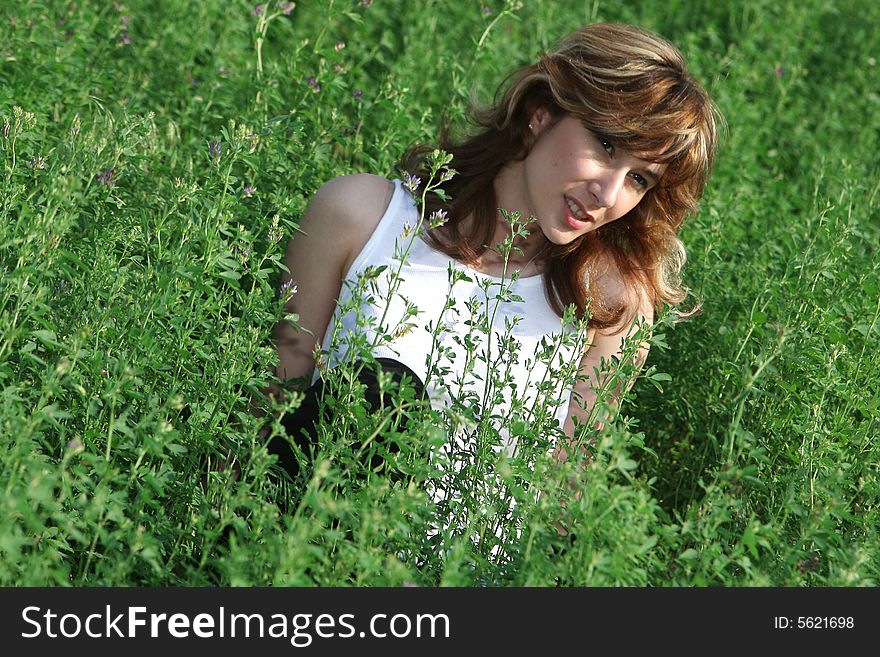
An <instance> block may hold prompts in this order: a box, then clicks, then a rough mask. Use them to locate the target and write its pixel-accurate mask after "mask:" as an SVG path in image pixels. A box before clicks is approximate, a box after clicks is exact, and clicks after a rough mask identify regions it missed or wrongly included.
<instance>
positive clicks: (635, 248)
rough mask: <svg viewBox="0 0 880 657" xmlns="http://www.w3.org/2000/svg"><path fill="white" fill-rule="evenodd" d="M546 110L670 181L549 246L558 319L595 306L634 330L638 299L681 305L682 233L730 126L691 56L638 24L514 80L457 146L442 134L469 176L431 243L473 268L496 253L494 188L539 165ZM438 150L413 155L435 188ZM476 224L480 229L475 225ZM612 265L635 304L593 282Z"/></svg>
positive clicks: (412, 166)
mask: <svg viewBox="0 0 880 657" xmlns="http://www.w3.org/2000/svg"><path fill="white" fill-rule="evenodd" d="M541 107H544V108H547V109H548V110H550V112H551V114H552V116H553V118H554V120H559V119H561V118H562V117H564V116H565V115H570V116H573V117H576V118H578V119H580V120H581V121H582V122H583V123H584V124H585V125H586V127H587V128H589V129H590V130H593V131H595V132H598V133H601V134H603V135H606V136H607V137H608V138H609V139H610V140H611V141H612V142H613V143H614V144H615V145H616V146H618V147H619V148H623V149H625V150H626V151H628V152H630V153H632V154H633V155H635V156H637V157H640V158H641V159H645V160H648V161H651V162H658V163H663V164H665V165H666V170H665V172H664V174H663V176H662V177H661V178H660V181H659V183H658V184H657V185H656V186H654V187H652V188H651V189H650V190H648V191H647V192H646V193H645V196H644V197H643V198H642V199H641V201H640V202H639V203H638V205H637V206H636V207H635V208H633V209H632V210H631V211H630V212H629V213H627V214H626V215H625V216H623V217H621V218H620V219H618V220H616V221H613V222H610V223H608V224H605V225H603V226H600V227H599V228H598V229H596V230H595V231H592V232H589V233H586V234H585V235H583V236H581V237H579V238H577V239H575V240H574V241H572V242H571V243H569V244H566V245H556V244H552V243H548V244H547V245H546V246H545V247H544V249H543V251H542V255H541V260H542V262H543V265H544V272H543V277H544V287H545V290H546V294H547V299H548V301H549V302H550V305H551V307H552V308H553V310H554V311H555V312H556V313H557V314H558V315H559V316H560V317H561V316H562V315H563V310H564V308H565V307H566V306H568V305H569V304H574V306H575V308H576V311H577V313H578V315H579V316H582V315H583V313H584V312H586V311H587V308H589V312H590V325H591V326H593V327H595V328H608V327H611V326H614V325H617V324H619V323H621V320H622V319H623V318H624V316H626V318H627V321H626V322H625V323H624V324H628V323H629V321H631V320H632V318H633V317H634V314H635V312H636V307H637V304H636V303H635V300H636V299H641V298H645V296H644V295H647V298H648V299H650V300H651V302H652V303H653V305H654V308H655V310H659V309H660V308H661V307H662V306H663V304H664V303H667V304H670V305H673V306H674V305H678V304H679V303H681V302H682V301H683V300H684V299H685V298H686V297H687V294H688V290H687V288H685V287H683V286H682V282H681V276H680V272H681V269H682V267H683V266H684V262H685V250H684V245H683V244H682V242H681V240H680V239H679V238H678V236H677V234H678V231H679V228H680V227H681V224H682V222H683V221H684V218H685V217H686V216H687V215H688V214H690V213H693V212H695V211H696V209H697V205H698V201H699V199H700V196H701V195H702V192H703V188H704V186H705V183H706V180H707V178H708V175H709V173H710V171H711V168H712V165H713V162H714V158H715V148H716V143H717V127H716V118H717V119H718V121H719V123H720V122H722V121H723V118H722V117H721V115H720V113H719V112H718V110H717V108H716V107H715V105H714V104H713V102H712V100H711V99H710V98H709V96H708V94H707V93H706V92H705V90H704V89H703V88H702V87H701V86H700V84H699V83H698V82H697V81H696V80H695V79H694V78H693V77H692V76H691V75H690V74H689V73H688V70H687V65H686V63H685V60H684V58H683V57H682V55H681V53H680V52H679V51H678V50H677V49H676V48H675V47H674V46H673V45H672V44H671V43H669V42H668V41H666V40H664V39H662V38H660V37H658V36H656V35H654V34H651V33H649V32H646V31H644V30H641V29H638V28H635V27H632V26H627V25H617V24H609V23H604V24H596V25H589V26H587V27H584V28H582V29H580V30H577V31H576V32H573V33H571V34H570V35H568V36H567V37H565V38H564V39H563V40H562V41H561V42H560V43H559V44H558V45H557V47H556V48H555V49H554V50H553V51H552V52H549V53H545V54H543V55H542V56H541V57H540V59H539V60H538V62H536V63H534V64H530V65H528V66H524V67H522V68H520V69H518V70H515V71H514V72H513V73H511V74H510V75H509V76H508V77H507V78H506V79H505V80H504V81H503V82H502V83H501V85H500V86H499V87H498V90H497V91H496V94H495V99H494V102H493V103H492V104H491V105H489V106H487V107H484V108H481V109H480V108H478V109H475V110H473V116H472V119H473V121H474V123H475V124H476V127H477V131H476V134H474V135H473V136H470V137H467V138H465V139H463V140H453V139H452V138H451V137H450V136H449V133H448V131H447V130H446V129H441V135H440V139H439V147H440V149H442V150H444V151H446V152H448V153H450V154H451V155H452V164H451V166H452V168H454V169H455V170H456V171H457V173H456V175H455V176H453V177H452V178H451V179H450V180H449V181H447V182H445V183H444V184H443V191H445V192H446V196H448V198H449V200H446V201H444V200H443V199H442V198H440V196H438V195H434V194H429V195H428V197H429V198H428V200H427V204H428V208H427V211H428V213H430V212H433V211H434V210H439V209H443V210H445V211H446V212H447V214H448V217H449V219H448V221H447V222H446V223H445V224H444V225H443V226H441V227H439V228H435V229H432V230H427V231H426V239H427V241H428V243H429V244H431V246H432V247H433V248H435V249H437V250H439V251H441V252H443V253H446V254H447V255H449V256H450V257H452V258H455V259H456V260H459V261H461V262H464V263H467V264H469V265H471V266H473V265H474V264H475V263H476V262H477V260H478V258H479V257H480V256H481V255H482V254H483V253H484V252H485V251H486V250H487V249H488V248H489V246H488V245H489V243H490V242H491V240H492V236H493V234H494V231H495V226H496V223H497V212H498V208H497V200H496V196H495V189H494V185H493V181H494V180H495V177H496V176H497V175H498V173H499V172H500V171H501V169H502V168H503V167H504V165H505V164H507V163H509V162H514V161H517V160H521V159H523V158H525V157H526V156H527V155H528V153H529V151H530V150H531V147H532V145H533V143H534V137H533V135H532V133H531V131H530V130H529V120H530V119H531V118H532V115H533V114H534V112H535V111H536V110H537V109H539V108H541ZM433 148H434V147H432V146H425V145H420V146H415V147H413V148H411V149H409V150H408V151H407V153H406V154H405V155H404V157H403V159H402V161H401V163H400V166H401V168H402V169H403V170H404V171H407V172H409V173H410V174H412V175H418V176H421V177H422V178H423V179H424V176H426V175H427V174H428V172H427V157H428V154H429V153H430V152H431V151H432V150H433ZM469 216H470V217H472V218H473V221H471V222H470V223H469V224H465V219H466V218H467V217H469ZM466 226H468V227H467V228H466ZM609 256H610V258H612V262H613V264H614V265H616V267H617V269H618V271H619V272H620V276H621V278H622V281H623V283H624V285H625V288H626V292H627V293H626V295H625V298H626V299H627V300H628V301H627V302H620V300H619V299H618V300H606V299H604V298H603V296H602V294H601V291H600V290H599V289H598V286H596V285H591V280H592V281H594V280H595V276H592V275H591V274H592V273H594V272H596V271H599V265H600V264H604V263H602V262H600V259H607V258H608V257H609ZM605 262H606V263H607V262H608V261H607V260H605ZM697 310H698V308H697V307H693V308H691V310H690V311H688V312H679V313H678V314H679V316H680V317H681V318H684V317H686V316H689V315H691V314H693V313H694V312H696V311H697Z"/></svg>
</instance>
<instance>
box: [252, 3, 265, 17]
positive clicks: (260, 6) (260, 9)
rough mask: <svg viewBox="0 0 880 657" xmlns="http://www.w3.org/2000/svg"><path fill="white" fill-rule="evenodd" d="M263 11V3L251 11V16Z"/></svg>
mask: <svg viewBox="0 0 880 657" xmlns="http://www.w3.org/2000/svg"><path fill="white" fill-rule="evenodd" d="M262 13H263V5H257V6H256V7H254V8H253V11H251V16H260V15H261V14H262Z"/></svg>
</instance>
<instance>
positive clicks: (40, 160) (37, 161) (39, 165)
mask: <svg viewBox="0 0 880 657" xmlns="http://www.w3.org/2000/svg"><path fill="white" fill-rule="evenodd" d="M31 168H33V169H45V168H46V158H45V157H44V156H43V155H40V156H39V157H32V158H31Z"/></svg>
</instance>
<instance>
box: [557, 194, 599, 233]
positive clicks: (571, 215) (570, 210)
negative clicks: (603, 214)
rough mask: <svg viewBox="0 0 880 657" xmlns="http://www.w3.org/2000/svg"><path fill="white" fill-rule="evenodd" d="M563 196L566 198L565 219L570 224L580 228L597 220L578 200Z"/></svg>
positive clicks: (577, 228)
mask: <svg viewBox="0 0 880 657" xmlns="http://www.w3.org/2000/svg"><path fill="white" fill-rule="evenodd" d="M563 198H564V199H565V203H564V205H565V219H566V221H567V222H568V225H569V226H571V227H572V228H574V229H575V230H579V229H581V228H584V227H585V226H589V225H590V224H591V223H592V222H594V221H596V220H595V218H594V217H593V216H592V215H591V214H590V213H589V212H587V211H586V210H585V209H584V207H583V206H582V205H581V204H580V203H579V202H578V201H576V200H575V199H573V198H571V197H569V196H564V197H563Z"/></svg>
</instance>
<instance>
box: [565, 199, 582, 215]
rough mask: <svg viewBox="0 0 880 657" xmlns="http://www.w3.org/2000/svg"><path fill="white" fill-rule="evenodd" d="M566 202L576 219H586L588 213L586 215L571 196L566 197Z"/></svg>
mask: <svg viewBox="0 0 880 657" xmlns="http://www.w3.org/2000/svg"><path fill="white" fill-rule="evenodd" d="M565 202H566V203H568V209H569V210H571V213H572V214H573V215H574V217H575V218H576V219H580V220H581V221H585V220H586V218H587V215H585V214H584V213H583V212H582V211H581V209H580V208H579V207H578V205H577V203H575V202H574V201H572V200H571V199H570V198H567V197H566V199H565Z"/></svg>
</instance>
